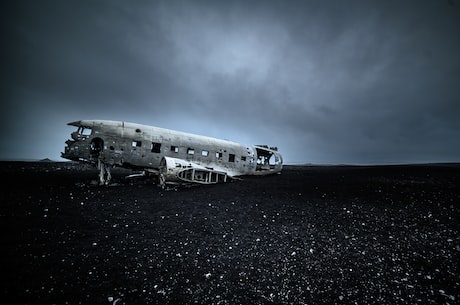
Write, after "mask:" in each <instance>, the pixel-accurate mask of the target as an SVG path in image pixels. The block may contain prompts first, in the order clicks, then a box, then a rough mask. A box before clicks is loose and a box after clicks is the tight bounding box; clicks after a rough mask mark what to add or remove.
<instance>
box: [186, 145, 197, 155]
mask: <svg viewBox="0 0 460 305" xmlns="http://www.w3.org/2000/svg"><path fill="white" fill-rule="evenodd" d="M187 154H188V155H194V154H195V150H194V149H193V148H190V147H189V148H187Z"/></svg>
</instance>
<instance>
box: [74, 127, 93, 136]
mask: <svg viewBox="0 0 460 305" xmlns="http://www.w3.org/2000/svg"><path fill="white" fill-rule="evenodd" d="M77 132H78V133H79V134H81V135H84V136H89V135H90V134H91V128H87V127H83V126H80V127H78V130H77Z"/></svg>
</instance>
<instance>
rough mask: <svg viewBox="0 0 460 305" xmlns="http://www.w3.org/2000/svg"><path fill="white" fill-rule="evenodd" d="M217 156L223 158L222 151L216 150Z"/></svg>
mask: <svg viewBox="0 0 460 305" xmlns="http://www.w3.org/2000/svg"><path fill="white" fill-rule="evenodd" d="M216 158H217V159H222V153H221V152H220V151H217V152H216Z"/></svg>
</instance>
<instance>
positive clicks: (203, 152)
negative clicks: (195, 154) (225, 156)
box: [201, 150, 209, 157]
mask: <svg viewBox="0 0 460 305" xmlns="http://www.w3.org/2000/svg"><path fill="white" fill-rule="evenodd" d="M201 155H202V156H203V157H207V156H208V155H209V151H207V150H202V151H201Z"/></svg>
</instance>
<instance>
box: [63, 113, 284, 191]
mask: <svg viewBox="0 0 460 305" xmlns="http://www.w3.org/2000/svg"><path fill="white" fill-rule="evenodd" d="M67 125H70V126H75V127H77V130H76V131H74V132H72V133H71V138H72V139H71V140H70V139H69V140H67V141H66V142H65V143H66V144H67V146H66V147H65V150H64V152H63V153H61V156H62V158H65V159H68V160H72V161H78V162H85V163H91V164H94V165H96V166H97V167H98V169H99V170H100V173H99V181H100V184H108V183H109V182H110V179H111V174H110V168H111V167H123V168H128V169H132V170H142V173H143V174H142V175H148V174H149V175H154V176H155V177H156V178H157V182H158V184H159V185H160V186H161V187H164V186H165V185H166V184H175V185H182V184H215V183H221V182H227V181H229V180H231V179H237V177H238V176H245V175H268V174H274V173H279V172H280V171H281V169H282V167H283V158H282V156H281V154H280V153H278V149H277V148H276V147H269V146H267V145H249V146H248V145H242V144H239V143H235V142H231V141H227V140H221V139H217V138H212V137H206V136H201V135H195V134H191V133H185V132H180V131H175V130H170V129H164V128H159V127H154V126H147V125H141V124H135V123H128V122H119V121H108V120H81V121H76V122H71V123H68V124H67Z"/></svg>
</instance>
